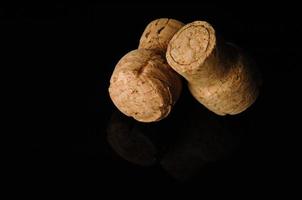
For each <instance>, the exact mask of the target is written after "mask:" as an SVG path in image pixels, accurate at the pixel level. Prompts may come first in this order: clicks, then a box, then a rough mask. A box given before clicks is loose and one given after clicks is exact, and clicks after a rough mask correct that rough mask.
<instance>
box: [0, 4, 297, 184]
mask: <svg viewBox="0 0 302 200" xmlns="http://www.w3.org/2000/svg"><path fill="white" fill-rule="evenodd" d="M299 12H300V11H299V10H298V8H297V6H295V5H290V6H288V5H282V4H277V3H274V4H271V5H262V4H256V3H254V4H250V3H245V2H242V3H240V4H236V5H230V4H228V5H223V4H219V3H217V4H206V3H202V2H200V3H182V4H180V3H173V4H172V3H171V4H168V3H148V4H126V3H124V4H88V3H87V4H86V3H85V4H84V3H83V4H75V3H70V4H68V3H66V4H63V3H61V4H58V3H38V4H29V3H23V4H18V5H15V4H11V5H2V6H1V7H0V14H1V27H2V32H3V37H2V40H3V43H5V44H7V48H6V54H4V55H3V57H6V55H7V54H8V55H10V56H11V55H13V56H11V57H7V58H8V60H9V62H8V63H9V64H8V65H7V66H8V67H7V68H9V69H10V70H12V71H13V74H14V75H13V76H14V79H13V80H11V82H14V80H18V81H20V82H18V84H16V86H15V87H14V90H13V91H12V93H14V94H15V95H17V97H16V98H14V101H13V102H15V106H14V107H17V108H18V109H17V111H16V112H15V117H17V118H18V119H20V121H21V122H20V123H19V122H18V123H15V124H14V127H17V128H18V130H21V131H19V133H21V136H20V137H19V136H18V138H16V140H17V139H21V142H22V148H21V149H18V150H16V155H17V157H16V158H14V160H16V161H17V163H18V164H17V165H14V169H15V171H16V172H18V174H19V175H20V177H23V176H24V177H25V178H24V179H22V180H23V181H24V182H27V181H26V180H31V181H34V182H36V183H44V182H53V181H54V182H55V183H56V184H62V185H65V184H66V185H69V184H80V185H81V184H83V183H96V184H97V185H98V184H101V183H102V184H103V183H105V184H110V183H112V184H117V185H118V186H121V187H125V186H129V184H133V183H134V184H140V185H151V184H148V183H152V184H156V185H165V186H169V185H174V184H181V185H182V184H183V185H190V186H192V185H196V184H195V183H196V182H197V183H198V185H207V186H210V187H211V186H213V187H217V184H219V185H224V186H226V185H228V186H230V185H231V186H234V185H241V186H243V187H244V186H245V185H246V184H250V183H253V182H256V185H257V186H265V185H267V184H272V183H275V184H279V182H278V181H280V180H281V179H283V178H288V177H290V176H291V175H290V171H291V170H288V168H287V167H290V169H291V166H292V161H293V160H294V159H292V157H294V156H293V155H294V154H293V152H296V150H295V148H296V145H294V144H293V140H294V139H293V136H294V135H295V133H298V132H299V131H296V130H295V131H294V129H292V128H291V127H292V125H293V124H295V123H296V122H295V119H297V117H295V114H290V112H294V113H298V111H297V109H298V106H297V105H298V100H297V98H296V95H295V94H296V93H298V92H299V90H298V89H297V88H298V87H299V82H300V80H299V78H298V77H299V73H298V64H299V62H298V59H299V48H300V46H299V45H298V44H299V43H298V38H299V37H300V35H301V23H300V22H299V20H298V19H299ZM160 17H169V18H174V19H177V20H180V21H182V22H184V23H189V22H192V21H194V20H206V21H208V22H210V23H211V24H212V25H213V26H214V27H215V28H216V30H217V31H218V32H219V33H220V34H221V35H223V36H224V38H225V39H226V40H228V41H231V42H234V43H236V44H237V45H239V46H240V47H242V48H243V49H245V50H246V51H247V52H248V53H249V54H250V55H251V56H252V57H253V58H254V59H255V61H256V62H257V63H258V67H259V70H260V71H261V72H262V75H263V80H264V84H263V86H262V87H261V93H260V96H259V98H258V100H257V102H256V103H255V104H254V105H253V106H252V107H251V108H250V109H249V110H248V111H247V112H245V113H244V114H241V115H239V116H233V117H227V119H229V120H230V121H233V122H234V121H238V123H239V122H240V123H241V122H242V124H243V125H242V126H244V124H245V123H246V122H248V123H250V122H251V123H252V128H251V129H250V126H249V128H247V127H244V128H246V129H245V130H247V131H246V132H243V133H241V136H242V137H243V144H241V147H240V148H239V151H238V152H239V153H238V152H237V154H235V155H234V156H233V157H231V158H230V159H229V160H228V161H227V162H224V163H222V164H219V163H218V164H214V165H212V166H210V167H208V168H207V169H206V171H205V172H204V173H203V174H202V175H200V176H198V177H197V178H194V179H193V180H191V181H187V182H184V183H179V182H178V181H175V180H174V179H173V178H172V177H171V176H169V175H168V174H167V172H165V171H164V170H163V169H162V168H161V167H160V165H158V164H156V165H155V166H151V167H141V166H138V165H134V164H132V163H130V162H127V161H125V160H123V159H122V158H121V157H119V156H118V155H117V154H116V153H115V152H114V151H113V150H112V149H111V147H110V145H109V144H108V143H107V139H106V134H107V133H106V130H107V127H108V124H109V121H110V117H111V114H112V112H113V111H115V110H116V108H115V107H114V105H113V104H112V102H111V100H110V98H109V95H108V91H107V88H108V86H109V79H110V75H111V73H112V71H113V69H114V66H115V64H116V63H117V62H118V60H119V59H120V58H121V57H122V56H123V55H124V54H125V53H127V52H128V51H130V50H133V49H135V48H136V47H137V46H138V41H139V38H140V35H141V34H142V32H143V30H144V28H145V26H146V25H147V24H148V23H149V22H150V21H151V20H153V19H156V18H160ZM14 85H15V84H14ZM184 90H186V88H185V87H184ZM183 95H185V96H183V97H181V98H182V100H181V101H180V102H179V103H178V104H177V106H178V107H180V108H178V109H176V110H175V111H173V112H172V113H171V115H173V114H174V115H176V116H177V115H180V116H181V115H182V113H183V112H186V109H185V106H186V103H188V102H189V103H190V104H196V105H198V104H197V103H196V101H194V100H193V99H190V98H191V97H190V95H187V94H186V92H185V94H183ZM186 95H187V96H186ZM188 99H189V100H188ZM199 106H200V109H204V108H202V106H201V105H198V106H197V107H198V108H199ZM19 108H20V109H19ZM204 112H208V111H206V110H205V109H204ZM208 113H209V112H208ZM209 115H211V114H210V113H209ZM176 118H177V117H176ZM174 120H176V123H177V122H178V121H177V120H179V121H181V117H179V118H177V119H174ZM167 121H168V122H169V118H168V119H167ZM168 122H167V123H166V122H165V121H164V122H160V123H159V125H158V127H159V128H158V127H157V128H158V134H161V124H163V127H164V128H163V129H162V130H163V131H162V134H164V132H165V131H167V130H168V131H169V132H173V131H174V129H175V127H174V126H173V124H172V123H170V124H169V123H168ZM287 122H289V123H287ZM240 123H239V124H240ZM167 124H169V126H168V125H167ZM241 128H242V127H241ZM16 137H17V136H16ZM285 169H286V170H285ZM146 187H147V186H146Z"/></svg>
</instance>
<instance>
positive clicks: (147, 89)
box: [109, 49, 181, 122]
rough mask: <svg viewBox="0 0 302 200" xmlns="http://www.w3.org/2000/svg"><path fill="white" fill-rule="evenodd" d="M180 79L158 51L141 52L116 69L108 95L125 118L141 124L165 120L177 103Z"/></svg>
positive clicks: (126, 59) (144, 50) (118, 65)
mask: <svg viewBox="0 0 302 200" xmlns="http://www.w3.org/2000/svg"><path fill="white" fill-rule="evenodd" d="M180 91H181V79H180V78H179V76H178V75H177V74H176V72H174V71H173V69H172V68H170V66H169V65H168V64H167V63H166V60H165V58H164V57H163V56H162V55H160V54H158V53H157V52H156V51H153V50H147V49H138V50H134V51H131V52H129V53H128V54H126V55H125V56H124V57H123V58H122V59H121V60H120V61H119V62H118V64H117V65H116V67H115V69H114V72H113V74H112V77H111V80H110V87H109V94H110V97H111V99H112V101H113V103H114V104H115V106H116V107H117V108H118V109H119V110H120V111H121V112H122V113H124V114H125V115H127V116H131V117H133V118H134V119H136V120H138V121H141V122H153V121H159V120H161V119H163V118H165V117H166V116H167V115H168V114H169V113H170V111H171V108H172V106H173V105H174V103H175V102H176V100H177V99H178V97H179V95H180Z"/></svg>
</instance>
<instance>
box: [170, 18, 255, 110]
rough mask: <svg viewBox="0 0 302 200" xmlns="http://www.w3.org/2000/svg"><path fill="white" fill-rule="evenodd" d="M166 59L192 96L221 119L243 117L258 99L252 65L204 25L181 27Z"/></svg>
mask: <svg viewBox="0 0 302 200" xmlns="http://www.w3.org/2000/svg"><path fill="white" fill-rule="evenodd" d="M166 58H167V61H168V63H169V65H170V66H171V67H172V68H173V69H174V70H175V71H177V72H178V73H179V74H180V75H182V76H183V77H184V78H185V79H186V80H187V81H188V86H189V89H190V92H191V93H192V95H193V96H194V97H195V98H196V99H197V100H198V101H199V102H200V103H201V104H203V105H204V106H205V107H207V108H208V109H209V110H211V111H213V112H214V113H216V114H218V115H226V114H231V115H234V114H238V113H241V112H243V111H244V110H246V109H247V108H248V107H249V106H250V105H252V104H253V103H254V101H255V100H256V98H257V96H258V93H259V91H258V83H259V81H258V80H256V77H257V76H256V75H255V73H254V71H253V70H252V68H253V66H252V64H251V62H249V61H248V59H247V58H246V56H245V55H244V54H243V53H242V52H241V50H240V49H239V48H237V47H236V46H234V45H232V44H230V43H225V42H223V41H222V40H221V41H220V40H218V39H217V37H216V33H215V30H214V28H213V27H212V26H211V25H210V24H209V23H207V22H205V21H195V22H192V23H189V24H187V25H185V26H184V27H182V28H181V29H180V30H179V31H178V32H177V33H176V34H175V35H174V36H173V37H172V39H171V40H170V43H169V45H168V48H167V52H166Z"/></svg>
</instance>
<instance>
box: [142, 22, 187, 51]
mask: <svg viewBox="0 0 302 200" xmlns="http://www.w3.org/2000/svg"><path fill="white" fill-rule="evenodd" d="M183 26H184V24H183V23H182V22H180V21H177V20H175V19H168V18H161V19H157V20H154V21H152V22H150V23H149V24H148V25H147V27H146V29H145V30H144V32H143V34H142V36H141V38H140V42H139V47H138V48H139V49H153V50H155V51H160V53H164V54H165V53H166V50H167V46H168V44H169V41H170V40H171V38H172V37H173V35H174V34H175V33H176V32H177V31H178V30H179V29H180V28H181V27H183Z"/></svg>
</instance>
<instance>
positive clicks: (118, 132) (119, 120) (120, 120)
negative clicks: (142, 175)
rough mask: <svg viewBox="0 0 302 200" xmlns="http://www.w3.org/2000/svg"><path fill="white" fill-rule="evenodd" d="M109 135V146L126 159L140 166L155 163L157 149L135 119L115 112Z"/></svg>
mask: <svg viewBox="0 0 302 200" xmlns="http://www.w3.org/2000/svg"><path fill="white" fill-rule="evenodd" d="M107 133H108V135H107V139H108V142H109V144H110V145H111V147H112V148H113V149H114V150H115V151H116V152H117V153H118V154H119V155H120V156H121V157H123V158H124V159H126V160H128V161H130V162H132V163H135V164H139V165H151V164H153V163H155V161H156V159H155V155H156V151H157V150H156V147H155V146H154V145H153V143H152V142H151V141H150V139H149V138H148V137H146V136H145V135H144V133H145V132H144V131H142V130H141V129H140V127H139V126H137V125H136V124H135V121H134V120H133V119H131V118H129V117H126V116H125V115H123V114H122V113H120V112H118V111H115V112H114V113H113V114H112V116H111V121H110V123H109V126H108V129H107Z"/></svg>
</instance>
